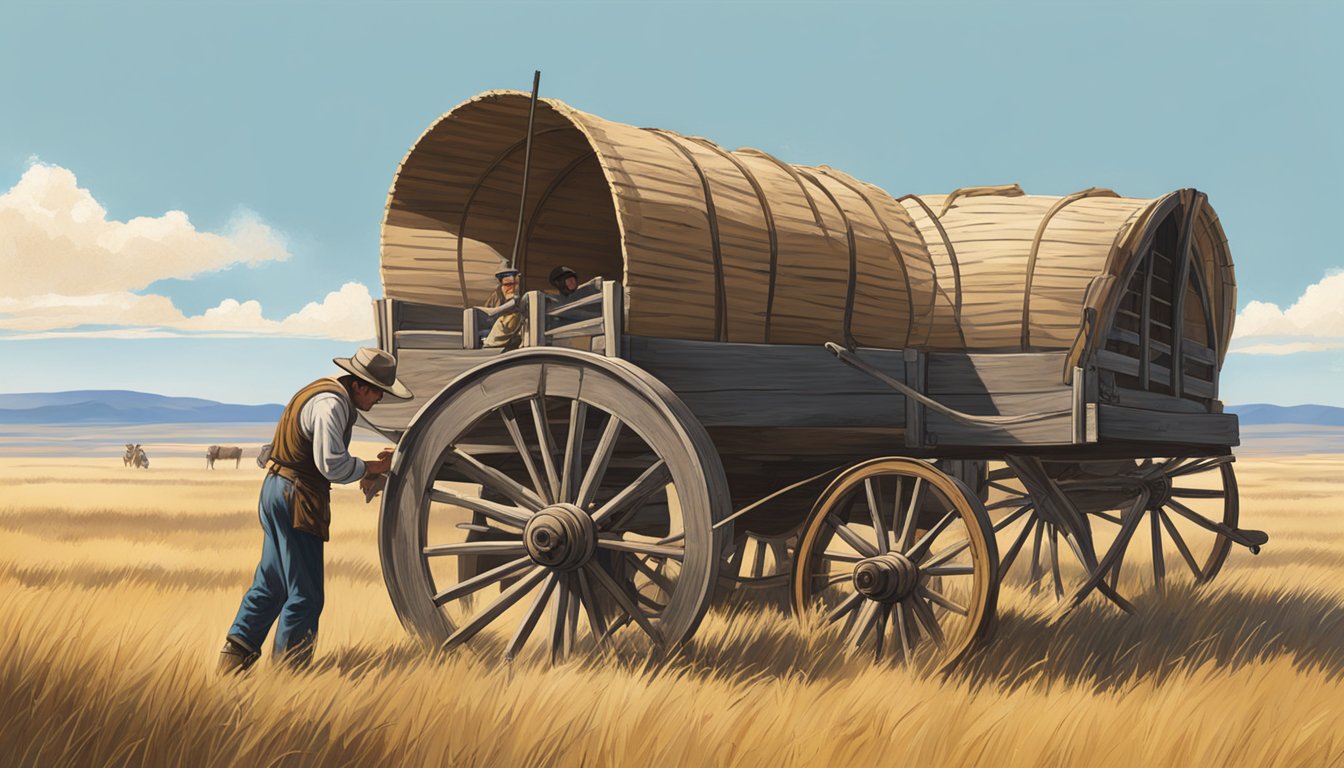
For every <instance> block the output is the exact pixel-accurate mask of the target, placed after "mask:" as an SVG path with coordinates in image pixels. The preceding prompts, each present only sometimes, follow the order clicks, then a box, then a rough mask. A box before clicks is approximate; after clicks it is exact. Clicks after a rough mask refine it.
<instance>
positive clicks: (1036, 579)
mask: <svg viewBox="0 0 1344 768" xmlns="http://www.w3.org/2000/svg"><path fill="white" fill-rule="evenodd" d="M1049 527H1050V524H1049V523H1047V522H1045V521H1044V520H1037V521H1036V535H1035V536H1034V537H1033V538H1032V541H1031V573H1030V574H1029V575H1028V581H1029V583H1030V584H1031V593H1032V594H1033V595H1034V594H1036V588H1037V586H1038V585H1039V584H1040V582H1041V576H1042V575H1044V574H1043V571H1042V570H1041V539H1042V538H1043V537H1044V534H1045V529H1046V528H1049Z"/></svg>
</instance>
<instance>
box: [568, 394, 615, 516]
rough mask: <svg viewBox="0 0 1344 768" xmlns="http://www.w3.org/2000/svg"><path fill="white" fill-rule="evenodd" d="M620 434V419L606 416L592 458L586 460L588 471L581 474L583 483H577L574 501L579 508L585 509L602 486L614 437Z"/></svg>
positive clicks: (613, 449) (613, 448)
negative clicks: (577, 493)
mask: <svg viewBox="0 0 1344 768" xmlns="http://www.w3.org/2000/svg"><path fill="white" fill-rule="evenodd" d="M620 436H621V420H620V419H618V418H616V416H615V415H610V416H608V417H607V425H606V426H605V427H603V428H602V437H600V438H599V439H598V441H597V447H596V448H594V449H593V458H592V459H591V460H589V462H588V471H587V472H585V473H584V475H583V483H581V484H580V485H579V495H578V498H577V499H576V500H575V502H574V503H575V504H576V505H577V506H578V507H579V509H582V510H585V511H586V510H587V509H588V505H589V504H591V503H592V502H593V499H594V498H595V497H596V496H597V491H598V489H599V488H601V487H602V478H603V477H605V476H606V474H607V464H608V463H610V462H611V454H612V453H613V452H614V451H615V450H616V439H617V438H618V437H620Z"/></svg>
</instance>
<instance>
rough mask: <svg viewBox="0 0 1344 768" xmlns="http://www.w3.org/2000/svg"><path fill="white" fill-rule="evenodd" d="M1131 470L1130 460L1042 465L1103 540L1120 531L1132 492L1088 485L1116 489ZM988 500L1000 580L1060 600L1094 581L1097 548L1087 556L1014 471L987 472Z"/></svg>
mask: <svg viewBox="0 0 1344 768" xmlns="http://www.w3.org/2000/svg"><path fill="white" fill-rule="evenodd" d="M1133 466H1134V462H1132V461H1120V462H1087V463H1080V462H1043V463H1042V468H1043V469H1044V471H1045V473H1046V474H1047V475H1048V476H1049V477H1050V478H1051V479H1052V480H1053V481H1054V482H1055V484H1056V486H1057V487H1059V489H1060V491H1061V492H1063V493H1064V494H1065V495H1066V496H1068V499H1069V501H1070V502H1071V503H1072V504H1073V505H1074V507H1075V508H1077V509H1078V511H1080V512H1082V513H1083V515H1084V518H1083V522H1084V524H1085V525H1087V526H1088V533H1089V535H1090V539H1092V540H1096V539H1101V540H1103V541H1108V540H1110V539H1111V538H1113V537H1114V535H1115V532H1116V531H1118V530H1119V524H1120V514H1121V510H1123V509H1128V508H1129V507H1130V506H1131V505H1132V499H1133V497H1134V488H1131V487H1126V486H1124V484H1123V483H1121V487H1120V488H1119V490H1115V491H1112V492H1109V493H1107V492H1105V491H1104V490H1102V489H1098V488H1093V487H1090V486H1089V483H1091V482H1092V481H1093V480H1095V481H1096V482H1097V483H1110V484H1112V485H1115V484H1116V482H1117V478H1119V477H1122V476H1123V474H1124V472H1125V471H1126V468H1132V467H1133ZM1037 491H1038V493H1039V489H1037ZM984 500H985V509H986V510H987V511H988V513H989V517H990V520H991V522H992V526H993V529H994V534H995V536H996V538H997V541H998V546H999V552H1000V553H1001V556H1000V558H999V578H1000V580H1001V581H1003V582H1004V583H1006V584H1009V585H1017V584H1025V585H1026V586H1027V587H1028V589H1029V591H1030V593H1031V594H1032V595H1038V594H1042V593H1044V594H1046V595H1053V597H1054V598H1055V599H1057V600H1060V599H1063V598H1065V597H1066V596H1069V595H1073V594H1075V593H1076V592H1077V591H1078V590H1079V589H1081V588H1082V587H1084V586H1085V585H1086V584H1087V582H1088V581H1089V580H1090V579H1091V577H1092V572H1093V569H1095V568H1096V567H1097V564H1098V561H1099V559H1100V558H1098V557H1097V556H1096V554H1095V549H1093V550H1092V551H1089V552H1087V553H1085V552H1084V551H1083V549H1084V547H1085V546H1087V544H1086V542H1080V541H1078V539H1077V538H1076V537H1074V536H1070V535H1068V534H1069V532H1068V531H1067V529H1065V528H1063V527H1062V526H1061V525H1059V524H1058V522H1057V521H1055V520H1054V519H1053V518H1051V517H1050V516H1049V515H1044V514H1041V512H1040V509H1039V507H1038V501H1037V499H1036V498H1034V497H1033V496H1032V492H1031V491H1030V490H1028V489H1027V487H1026V484H1025V483H1024V482H1023V480H1022V478H1020V477H1018V474H1017V472H1015V471H1014V470H1013V468H1012V467H1010V466H1004V465H999V466H995V467H993V468H991V469H990V470H989V472H988V475H987V480H986V493H985V496H984ZM1108 529H1109V530H1108ZM1103 551H1104V550H1103Z"/></svg>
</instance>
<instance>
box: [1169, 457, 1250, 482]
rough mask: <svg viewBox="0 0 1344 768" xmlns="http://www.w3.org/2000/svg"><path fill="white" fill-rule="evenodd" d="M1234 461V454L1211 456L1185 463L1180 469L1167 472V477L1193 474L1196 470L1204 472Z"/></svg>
mask: <svg viewBox="0 0 1344 768" xmlns="http://www.w3.org/2000/svg"><path fill="white" fill-rule="evenodd" d="M1233 461H1236V457H1235V456H1230V455H1229V456H1214V457H1212V458H1207V459H1201V460H1199V461H1196V462H1194V463H1192V464H1187V465H1185V466H1184V467H1181V468H1180V469H1177V470H1175V471H1172V472H1168V473H1167V476H1168V477H1180V476H1181V475H1193V474H1195V473H1196V472H1206V471H1208V470H1210V469H1213V468H1214V467H1221V466H1222V465H1224V464H1231V463H1232V462H1233Z"/></svg>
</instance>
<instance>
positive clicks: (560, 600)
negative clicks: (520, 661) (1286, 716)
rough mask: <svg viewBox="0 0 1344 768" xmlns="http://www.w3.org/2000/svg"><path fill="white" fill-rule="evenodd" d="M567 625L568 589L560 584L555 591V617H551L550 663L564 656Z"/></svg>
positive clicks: (563, 584)
mask: <svg viewBox="0 0 1344 768" xmlns="http://www.w3.org/2000/svg"><path fill="white" fill-rule="evenodd" d="M568 625H569V587H568V586H567V585H566V584H565V582H563V581H562V582H560V583H559V585H558V586H557V587H556V590H555V615H554V616H552V617H551V663H552V664H554V663H556V662H557V661H559V660H560V659H561V658H563V657H564V656H565V653H566V650H567V649H566V648H565V635H567V634H568V630H567V627H568Z"/></svg>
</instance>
